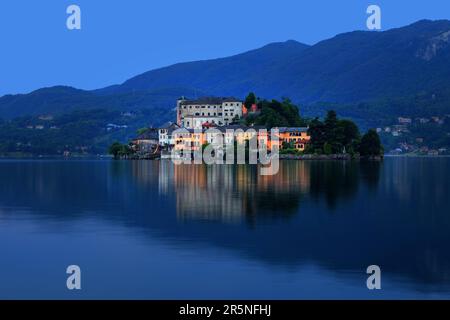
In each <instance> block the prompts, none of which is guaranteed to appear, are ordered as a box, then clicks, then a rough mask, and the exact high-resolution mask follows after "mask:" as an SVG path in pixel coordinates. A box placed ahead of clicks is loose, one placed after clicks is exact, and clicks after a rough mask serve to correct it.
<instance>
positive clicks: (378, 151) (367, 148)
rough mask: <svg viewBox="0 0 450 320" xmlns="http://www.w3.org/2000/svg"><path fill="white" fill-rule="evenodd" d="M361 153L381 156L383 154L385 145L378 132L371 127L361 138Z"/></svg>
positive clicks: (364, 155) (362, 154)
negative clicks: (383, 145) (382, 143)
mask: <svg viewBox="0 0 450 320" xmlns="http://www.w3.org/2000/svg"><path fill="white" fill-rule="evenodd" d="M359 153H360V154H361V156H363V157H366V156H380V155H382V154H383V147H382V145H381V142H380V137H379V136H378V133H377V132H376V131H375V130H373V129H370V130H369V131H367V133H366V134H364V135H363V137H362V138H361V145H360V147H359Z"/></svg>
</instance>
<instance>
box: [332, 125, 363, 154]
mask: <svg viewBox="0 0 450 320" xmlns="http://www.w3.org/2000/svg"><path fill="white" fill-rule="evenodd" d="M337 134H338V139H340V143H341V145H342V146H344V147H345V151H346V152H347V153H350V154H353V153H355V152H356V151H357V150H358V148H359V142H360V140H361V135H360V133H359V129H358V126H357V125H356V124H355V123H354V122H353V121H350V120H339V121H338V133H337Z"/></svg>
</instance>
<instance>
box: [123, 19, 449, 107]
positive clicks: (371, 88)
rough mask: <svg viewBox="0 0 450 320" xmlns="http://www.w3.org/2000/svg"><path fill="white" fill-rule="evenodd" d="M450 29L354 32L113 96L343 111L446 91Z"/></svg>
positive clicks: (181, 68)
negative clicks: (330, 106) (177, 92)
mask: <svg viewBox="0 0 450 320" xmlns="http://www.w3.org/2000/svg"><path fill="white" fill-rule="evenodd" d="M449 62H450V21H447V20H442V21H428V20H422V21H419V22H417V23H415V24H412V25H410V26H407V27H403V28H398V29H392V30H388V31H384V32H369V31H355V32H350V33H345V34H341V35H338V36H336V37H334V38H332V39H329V40H325V41H322V42H319V43H317V44H316V45H314V46H306V45H304V44H301V43H298V42H295V41H287V42H285V43H276V44H271V45H268V46H266V47H263V48H261V49H258V50H254V51H250V52H247V53H244V54H241V55H237V56H233V57H229V58H223V59H215V60H207V61H198V62H188V63H181V64H176V65H173V66H169V67H166V68H161V69H157V70H152V71H149V72H146V73H143V74H141V75H138V76H136V77H134V78H132V79H130V80H128V81H126V82H125V83H123V84H122V85H120V86H118V87H116V88H115V90H117V91H129V90H142V89H155V88H165V87H170V86H173V85H176V86H179V87H184V86H188V85H191V86H194V87H195V88H198V89H200V90H203V91H205V92H209V93H210V94H214V95H235V96H240V97H242V96H244V95H245V94H246V93H247V92H249V91H254V92H257V93H258V95H260V96H262V97H265V98H272V97H273V98H280V97H283V96H286V97H290V98H291V99H292V100H294V101H296V102H302V103H313V102H318V101H328V102H339V103H349V102H357V101H361V100H372V99H377V98H381V97H389V96H404V95H410V94H415V93H417V92H420V91H422V90H434V89H438V88H439V89H440V88H445V87H448V86H450V68H445V67H444V66H448V65H449Z"/></svg>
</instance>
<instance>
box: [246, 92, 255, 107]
mask: <svg viewBox="0 0 450 320" xmlns="http://www.w3.org/2000/svg"><path fill="white" fill-rule="evenodd" d="M255 103H256V96H255V94H254V93H253V92H250V93H249V94H248V96H247V98H245V102H244V104H245V106H246V107H247V108H250V107H251V106H252V105H253V104H255Z"/></svg>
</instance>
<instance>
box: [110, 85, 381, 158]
mask: <svg viewBox="0 0 450 320" xmlns="http://www.w3.org/2000/svg"><path fill="white" fill-rule="evenodd" d="M271 130H273V131H271ZM273 132H276V134H275V136H274V135H272V134H273ZM218 139H220V141H221V142H222V143H223V144H224V145H225V146H227V145H228V146H230V145H239V144H243V145H246V146H247V148H248V145H249V142H250V141H251V140H253V141H255V142H256V144H257V146H258V148H259V149H265V150H267V151H268V152H271V151H272V150H274V149H275V148H276V150H277V151H279V153H280V158H287V159H308V158H309V159H311V158H314V159H316V158H317V159H320V158H322V159H329V158H332V159H351V158H355V157H359V156H360V153H363V154H364V155H368V156H377V157H380V156H382V153H383V151H382V146H381V143H380V140H379V137H378V134H377V133H376V131H375V130H369V132H368V133H367V134H366V135H364V136H363V137H362V138H361V137H360V134H359V129H358V127H357V126H356V124H354V123H353V122H352V121H350V120H340V119H338V118H337V115H336V113H335V112H334V111H329V112H328V114H327V117H326V118H325V120H324V122H322V121H320V120H319V119H318V118H316V119H313V120H305V119H302V118H300V116H299V110H298V107H297V106H295V105H293V104H292V103H291V102H290V101H289V100H283V101H281V102H279V101H276V100H271V101H267V100H262V101H261V100H259V99H257V98H256V96H255V95H254V94H253V93H250V94H249V95H248V96H247V98H246V99H245V101H242V100H239V99H236V98H233V97H204V98H199V99H195V100H190V99H187V98H185V97H181V98H179V99H178V100H177V102H176V122H168V123H166V124H164V125H162V126H160V127H158V128H143V129H141V130H139V133H138V135H137V136H136V137H135V138H134V139H132V140H131V141H130V142H129V143H128V144H125V145H122V144H120V143H119V142H115V143H114V144H112V145H111V146H110V148H109V153H110V154H112V155H113V156H114V158H120V159H159V158H171V157H172V158H173V154H174V152H173V151H176V152H178V153H181V154H183V152H185V153H192V152H195V151H201V150H202V149H204V148H205V147H206V146H207V145H210V144H214V143H215V142H216V141H217V140H218ZM362 148H363V149H364V150H365V151H363V150H360V149H362ZM361 151H362V152H361Z"/></svg>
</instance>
